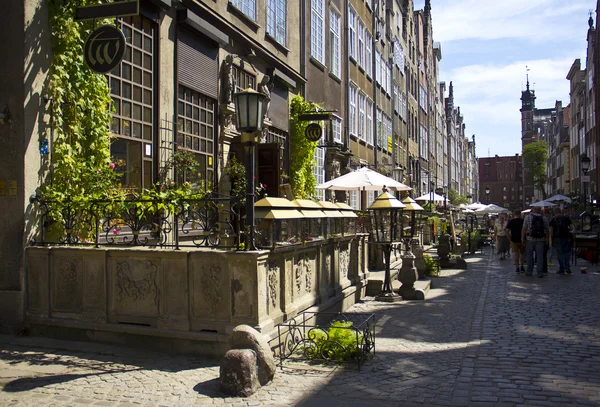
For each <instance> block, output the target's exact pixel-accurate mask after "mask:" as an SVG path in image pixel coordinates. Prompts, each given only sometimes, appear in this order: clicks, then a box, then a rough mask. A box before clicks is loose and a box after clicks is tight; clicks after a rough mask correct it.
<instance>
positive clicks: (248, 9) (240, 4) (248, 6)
mask: <svg viewBox="0 0 600 407" xmlns="http://www.w3.org/2000/svg"><path fill="white" fill-rule="evenodd" d="M230 2H231V4H233V5H234V6H235V7H236V8H237V9H238V10H240V11H241V12H242V13H244V14H245V15H247V16H248V17H250V19H251V20H252V21H256V0H230Z"/></svg>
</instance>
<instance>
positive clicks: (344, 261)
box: [340, 250, 350, 278]
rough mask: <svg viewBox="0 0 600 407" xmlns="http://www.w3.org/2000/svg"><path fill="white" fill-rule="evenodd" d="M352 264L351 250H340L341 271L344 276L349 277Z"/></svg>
mask: <svg viewBox="0 0 600 407" xmlns="http://www.w3.org/2000/svg"><path fill="white" fill-rule="evenodd" d="M349 265H350V251H349V250H344V251H340V273H341V275H342V277H344V278H347V277H348V266H349Z"/></svg>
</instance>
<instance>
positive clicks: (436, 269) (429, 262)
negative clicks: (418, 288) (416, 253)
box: [423, 254, 440, 277]
mask: <svg viewBox="0 0 600 407" xmlns="http://www.w3.org/2000/svg"><path fill="white" fill-rule="evenodd" d="M423 259H424V260H425V267H426V268H425V275H426V276H428V277H437V276H439V275H440V264H439V263H438V262H437V261H436V260H434V259H433V258H432V257H431V256H430V255H428V254H424V255H423Z"/></svg>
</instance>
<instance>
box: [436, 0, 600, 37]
mask: <svg viewBox="0 0 600 407" xmlns="http://www.w3.org/2000/svg"><path fill="white" fill-rule="evenodd" d="M593 3H595V2H593ZM593 3H592V1H590V0H570V1H569V4H568V5H565V4H564V1H562V0H528V1H523V0H504V1H488V0H463V1H459V0H450V1H440V2H434V3H433V4H432V12H431V13H432V18H433V35H434V38H435V40H436V41H442V42H447V41H456V40H465V39H504V38H505V39H511V38H512V39H526V40H537V41H540V40H547V39H551V38H554V37H556V36H560V37H570V38H585V30H587V23H586V21H587V12H588V10H589V9H590V8H592V9H595V4H593ZM582 32H583V37H581V33H582Z"/></svg>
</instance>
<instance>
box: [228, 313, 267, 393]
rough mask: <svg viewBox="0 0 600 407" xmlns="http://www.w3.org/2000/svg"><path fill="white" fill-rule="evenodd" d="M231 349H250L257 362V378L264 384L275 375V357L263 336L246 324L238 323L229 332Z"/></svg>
mask: <svg viewBox="0 0 600 407" xmlns="http://www.w3.org/2000/svg"><path fill="white" fill-rule="evenodd" d="M231 349H252V350H253V351H254V352H256V359H257V362H258V380H259V381H260V384H261V385H262V386H264V385H265V384H267V383H269V382H270V381H271V380H273V376H275V369H276V366H275V358H273V352H271V348H270V347H269V344H268V343H267V340H266V339H265V337H264V336H263V335H262V334H261V333H260V332H258V331H257V330H256V329H254V328H252V327H251V326H248V325H238V326H236V327H235V328H233V332H232V333H231Z"/></svg>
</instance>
